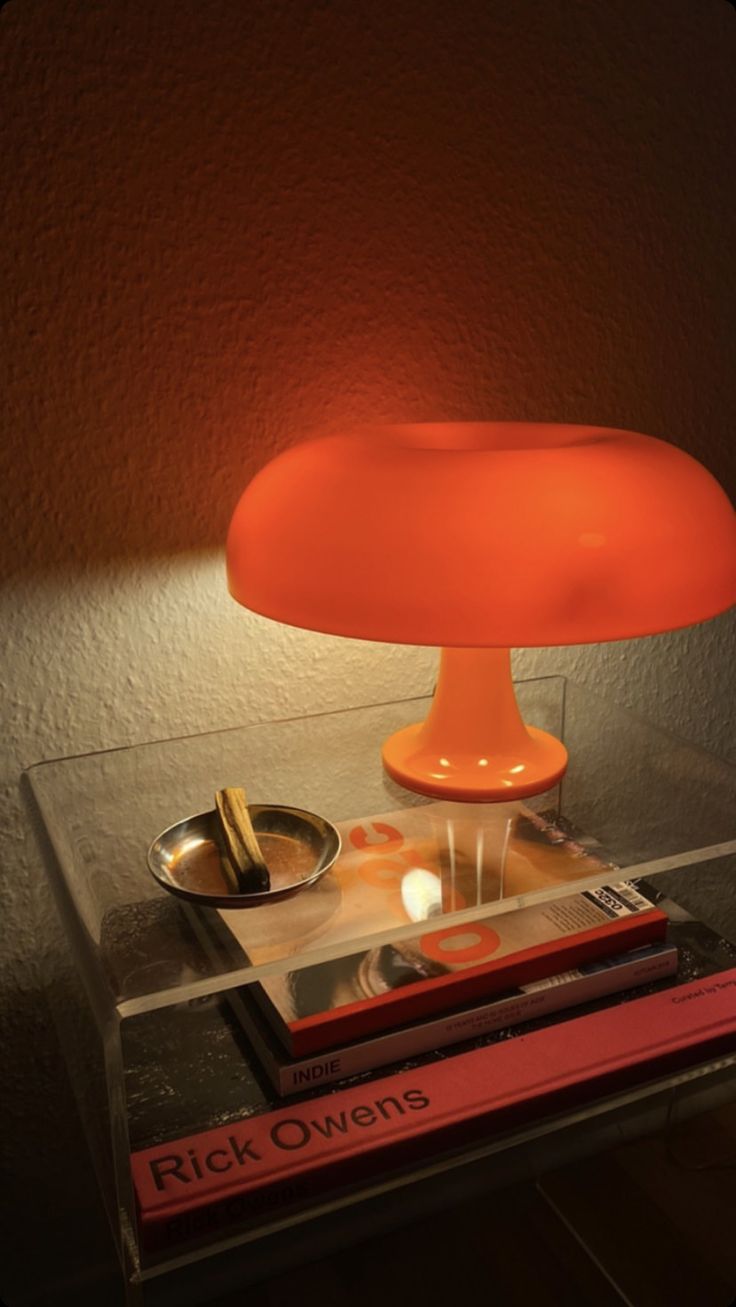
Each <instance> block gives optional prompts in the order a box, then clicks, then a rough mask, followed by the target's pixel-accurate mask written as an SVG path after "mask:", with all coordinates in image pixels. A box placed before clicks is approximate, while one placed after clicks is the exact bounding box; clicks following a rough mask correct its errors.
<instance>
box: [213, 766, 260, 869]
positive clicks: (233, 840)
mask: <svg viewBox="0 0 736 1307" xmlns="http://www.w3.org/2000/svg"><path fill="white" fill-rule="evenodd" d="M215 807H216V808H217V816H218V818H219V824H220V833H221V835H222V844H223V845H224V851H225V853H226V856H227V860H228V861H229V862H230V863H231V866H232V869H233V871H234V873H235V877H236V880H237V885H238V891H239V892H240V893H241V894H254V893H257V892H259V891H260V892H263V891H264V890H269V889H270V888H271V877H270V875H269V871H268V867H267V866H266V863H265V860H264V857H263V854H262V853H261V850H260V848H259V847H258V840H257V839H256V833H255V831H254V830H253V824H252V822H251V819H250V813H249V812H248V804H247V803H246V799H245V790H244V789H241V788H240V787H236V786H231V787H229V788H227V789H224V790H218V791H217V793H216V795H215ZM224 862H225V859H223V863H224ZM223 871H224V873H225V875H226V876H228V871H229V868H228V867H227V866H223Z"/></svg>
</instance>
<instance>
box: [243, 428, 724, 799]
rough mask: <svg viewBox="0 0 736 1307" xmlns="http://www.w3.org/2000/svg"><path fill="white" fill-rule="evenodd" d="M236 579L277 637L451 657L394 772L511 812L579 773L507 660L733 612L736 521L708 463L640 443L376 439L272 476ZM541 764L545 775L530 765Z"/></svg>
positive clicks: (509, 435)
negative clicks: (529, 721)
mask: <svg viewBox="0 0 736 1307" xmlns="http://www.w3.org/2000/svg"><path fill="white" fill-rule="evenodd" d="M227 568H228V581H229V587H230V590H231V593H232V594H233V595H234V597H235V598H236V599H237V600H238V601H239V602H240V603H242V604H244V605H245V606H246V607H248V608H251V609H253V610H254V611H256V612H259V613H263V614H265V615H266V616H269V617H272V618H275V619H276V620H278V621H281V622H286V623H289V624H291V625H294V626H302V627H308V628H310V629H313V630H318V631H325V632H331V633H335V634H341V635H347V636H359V637H363V638H365V639H369V640H382V641H391V642H394V643H406V644H423V645H426V644H431V645H440V646H443V647H444V649H445V651H446V653H445V655H443V665H442V670H441V675H440V683H439V686H438V692H437V696H436V699H435V705H434V708H433V710H432V712H431V713H430V718H428V721H427V723H424V724H422V725H420V726H419V727H416V728H414V727H411V728H408V729H409V731H411V732H414V735H413V736H412V737H411V738H410V739H406V738H404V739H402V740H401V741H399V737H398V736H397V737H392V738H393V740H394V741H399V742H398V743H397V744H396V745H395V747H393V748H392V747H391V742H388V744H387V746H386V747H385V748H384V763H385V765H386V766H387V768H388V770H389V771H390V772H391V774H392V775H394V776H395V778H396V779H398V780H400V781H401V782H402V783H404V784H407V785H409V786H410V787H411V788H415V789H420V790H422V791H423V792H427V793H432V794H445V795H448V796H450V797H454V798H473V799H478V798H506V797H512V796H519V795H522V794H524V793H532V792H535V791H538V790H540V789H544V788H546V787H547V784H551V783H553V781H554V779H556V778H557V777H558V776H559V775H561V774H562V771H564V766H565V760H566V756H565V755H564V749H563V748H562V745H560V744H559V742H558V741H554V740H553V737H550V736H546V737H545V736H544V735H543V733H542V732H536V733H535V732H534V731H533V728H527V727H525V726H524V724H523V723H522V722H521V718H520V717H519V715H518V709H516V706H515V700H513V690H511V689H510V670H509V668H508V658H507V655H506V653H505V651H507V650H508V649H509V647H510V646H520V645H524V646H540V645H558V644H579V643H587V642H593V641H595V642H597V641H605V640H616V639H624V638H629V637H633V636H641V635H648V634H653V633H655V632H660V631H665V630H669V629H671V628H673V627H678V626H686V625H690V624H691V623H694V622H698V621H701V620H703V619H705V618H708V617H712V616H714V615H715V614H717V613H719V612H721V611H723V610H725V609H726V608H728V607H730V605H731V604H732V603H733V602H734V599H736V515H735V514H734V512H733V509H732V507H731V504H730V502H729V500H728V498H727V496H726V494H725V493H724V491H723V490H722V489H721V487H720V486H719V485H718V483H717V482H716V481H715V479H714V478H713V477H712V476H711V475H710V473H709V472H708V471H706V469H705V468H704V467H703V466H702V465H701V464H700V463H698V462H697V461H696V460H695V459H693V458H691V457H690V456H689V455H688V454H686V453H684V452H683V451H682V450H681V449H678V448H676V447H675V446H673V445H670V444H668V443H667V442H665V441H662V440H658V439H655V438H653V437H651V436H645V435H640V434H638V433H636V432H631V431H620V430H610V429H606V428H601V427H587V426H565V425H556V424H548V423H514V422H498V423H497V422H493V423H491V422H474V423H428V424H419V425H402V426H385V427H375V428H362V429H360V430H359V431H356V432H354V433H351V434H346V435H342V436H334V437H328V438H325V439H319V440H313V441H310V442H307V443H304V444H300V445H297V446H295V447H293V448H292V449H290V450H288V451H287V452H285V453H284V454H282V455H280V456H279V457H278V458H276V459H274V460H273V462H271V463H269V464H268V465H267V466H266V467H265V468H264V469H263V470H262V471H261V472H260V473H258V475H257V476H256V477H255V478H254V479H253V481H252V482H251V483H250V485H249V486H248V487H247V489H246V491H245V493H244V494H243V496H242V498H241V500H240V502H239V504H238V505H237V508H236V510H235V514H234V516H233V519H232V523H231V526H230V531H229V534H228V541H227ZM453 650H454V651H455V655H454V657H453V655H452V651H453ZM460 651H462V652H460ZM493 651H504V652H497V653H495V655H494V653H493ZM506 682H508V684H506ZM502 684H503V686H504V687H505V689H504V692H503V694H501V693H500V686H501V685H502ZM484 687H485V689H484ZM486 690H487V693H486ZM509 691H510V696H511V697H509ZM444 700H446V704H445V708H444V709H443V701H444ZM433 714H434V715H435V717H437V720H436V721H435V722H434V725H433V724H432V721H431V719H432V716H433ZM463 722H464V723H465V725H464V726H463V725H462V723H463ZM494 724H495V726H494ZM399 735H400V736H402V737H405V736H406V732H405V731H402V732H400V733H399ZM535 735H536V736H537V737H539V738H538V742H537V746H535V745H534V741H535ZM529 741H531V746H530V745H529V743H528V742H529ZM550 741H551V743H548V742H550ZM532 746H534V747H532ZM530 747H531V753H532V754H534V753H535V748H536V752H537V753H539V752H540V750H541V753H542V754H543V755H544V757H541V758H537V759H536V761H535V759H534V758H532V757H528V756H527V757H526V759H525V758H524V757H523V756H522V755H524V753H525V751H526V753H527V755H528V754H529V752H530ZM419 755H421V759H420V758H419ZM412 758H413V759H414V760H415V761H414V762H412V761H411V759H412ZM445 764H446V765H445ZM537 764H538V765H537Z"/></svg>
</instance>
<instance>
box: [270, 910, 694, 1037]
mask: <svg viewBox="0 0 736 1307" xmlns="http://www.w3.org/2000/svg"><path fill="white" fill-rule="evenodd" d="M667 925H668V919H667V916H666V914H665V913H664V912H661V911H660V910H659V909H658V908H650V909H648V910H647V911H645V912H636V913H634V914H632V915H631V916H625V917H620V918H618V919H616V920H613V921H607V922H606V923H605V924H604V925H598V926H593V927H591V928H590V929H589V930H584V931H578V932H577V933H575V934H574V935H567V936H562V937H560V938H558V939H551V940H547V941H546V942H545V943H543V944H537V945H534V946H533V947H531V948H527V949H520V950H518V951H517V952H515V953H509V954H506V955H504V956H503V957H500V958H498V959H496V960H493V959H491V960H490V961H489V962H484V963H482V964H481V965H479V966H472V967H468V968H467V969H466V970H464V971H455V972H450V973H448V974H447V975H443V976H434V977H432V978H431V979H429V980H419V981H416V982H414V983H412V984H410V985H402V986H401V987H400V988H398V989H394V990H391V991H390V992H388V993H386V994H377V995H374V996H372V997H371V998H366V999H359V1000H357V1001H356V1002H353V1003H345V1004H343V1005H342V1006H340V1007H337V1008H331V1009H330V1010H329V1011H325V1012H320V1013H318V1014H316V1015H314V1016H309V1017H301V1018H298V1019H297V1020H295V1021H290V1022H289V1023H288V1027H287V1032H286V1033H287V1037H288V1040H289V1049H288V1051H289V1055H290V1056H291V1057H295V1058H296V1057H307V1056H309V1055H310V1054H316V1053H321V1052H324V1051H325V1050H326V1049H329V1048H336V1047H337V1046H338V1045H340V1044H349V1043H352V1041H353V1040H355V1039H359V1038H361V1037H365V1036H368V1035H375V1034H377V1033H378V1032H379V1031H381V1030H385V1029H386V1028H387V1027H388V1026H392V1027H398V1026H400V1025H403V1024H404V1023H406V1022H407V1021H419V1020H421V1019H422V1018H423V1017H430V1016H434V1015H435V1014H436V1013H438V1012H443V1011H447V1009H448V1008H449V1007H453V1008H455V1007H460V1006H461V1005H463V1004H468V1003H473V1002H477V1001H478V1000H480V999H484V998H488V997H490V996H491V995H494V994H495V995H497V994H500V993H503V991H504V990H506V989H515V988H517V987H518V986H520V985H527V984H530V983H531V982H532V981H535V980H544V979H545V978H547V977H548V976H552V975H555V974H559V973H560V972H562V971H567V970H569V969H571V968H573V967H580V966H582V965H583V964H584V963H587V962H598V961H600V960H601V959H602V958H607V957H611V956H612V955H613V954H616V953H623V952H625V951H626V950H628V949H634V948H641V947H643V946H644V945H646V944H654V943H660V942H661V941H662V940H663V939H664V938H665V935H666V933H667ZM275 1028H276V1030H277V1031H279V1032H280V1033H283V1032H281V1027H280V1026H279V1025H278V1024H276V1025H275Z"/></svg>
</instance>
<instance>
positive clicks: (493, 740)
mask: <svg viewBox="0 0 736 1307" xmlns="http://www.w3.org/2000/svg"><path fill="white" fill-rule="evenodd" d="M382 752H383V765H384V767H385V768H386V771H387V772H388V774H389V775H390V776H391V777H393V779H394V780H396V781H398V782H399V784H400V785H404V786H405V787H406V788H407V789H410V790H417V791H418V792H419V793H420V794H431V795H436V796H437V797H438V798H441V797H447V798H450V799H462V800H466V801H468V802H498V801H501V800H508V799H519V798H523V797H524V796H525V795H527V794H539V793H540V792H541V791H542V790H546V789H548V788H549V787H550V786H551V785H554V784H555V782H556V781H558V780H559V778H560V776H561V775H562V773H563V772H564V770H565V767H566V765H567V752H566V750H565V747H564V745H563V744H562V743H561V742H560V741H559V740H557V739H555V737H554V736H552V735H548V734H547V732H546V731H541V730H539V729H538V728H537V727H535V726H529V727H527V726H525V724H524V722H523V721H522V717H521V713H520V712H519V706H518V704H517V702H516V694H515V692H514V684H513V681H512V679H511V655H510V653H509V650H508V649H483V648H481V649H450V648H446V649H443V650H442V656H441V658H440V673H439V679H438V681H437V689H436V690H435V694H434V698H433V700H432V705H431V707H430V710H429V713H428V714H427V717H426V719H425V721H423V722H418V723H417V724H416V725H415V726H406V727H404V728H403V729H402V730H400V731H397V732H396V734H395V735H392V736H390V737H389V738H388V739H387V740H386V741H385V742H384V745H383V751H382Z"/></svg>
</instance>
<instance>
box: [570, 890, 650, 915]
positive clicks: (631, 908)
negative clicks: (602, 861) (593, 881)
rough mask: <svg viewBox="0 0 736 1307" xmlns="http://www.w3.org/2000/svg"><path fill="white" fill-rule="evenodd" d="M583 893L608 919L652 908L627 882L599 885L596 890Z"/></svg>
mask: <svg viewBox="0 0 736 1307" xmlns="http://www.w3.org/2000/svg"><path fill="white" fill-rule="evenodd" d="M584 893H585V895H586V897H587V898H589V899H591V900H592V901H593V902H594V903H596V904H597V905H598V907H599V908H603V911H604V912H605V913H606V915H607V916H608V917H628V916H630V915H631V913H632V912H646V911H647V909H649V908H651V907H652V904H651V903H650V902H649V899H647V898H645V897H644V895H643V894H640V893H639V891H638V890H636V889H634V886H633V885H630V884H629V882H628V881H621V882H620V883H619V884H617V885H599V886H598V888H597V889H591V890H585V891H584Z"/></svg>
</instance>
